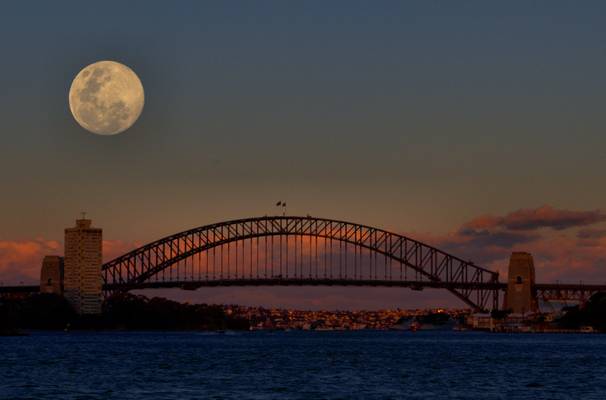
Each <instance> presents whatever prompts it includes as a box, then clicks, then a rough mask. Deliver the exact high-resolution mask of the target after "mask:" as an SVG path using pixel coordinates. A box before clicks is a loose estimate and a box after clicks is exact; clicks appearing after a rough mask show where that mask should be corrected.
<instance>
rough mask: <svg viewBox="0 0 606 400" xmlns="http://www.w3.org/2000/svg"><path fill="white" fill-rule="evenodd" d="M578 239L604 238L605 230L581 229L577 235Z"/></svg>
mask: <svg viewBox="0 0 606 400" xmlns="http://www.w3.org/2000/svg"><path fill="white" fill-rule="evenodd" d="M577 237H578V238H579V239H601V238H606V229H581V230H580V231H579V232H578V233H577Z"/></svg>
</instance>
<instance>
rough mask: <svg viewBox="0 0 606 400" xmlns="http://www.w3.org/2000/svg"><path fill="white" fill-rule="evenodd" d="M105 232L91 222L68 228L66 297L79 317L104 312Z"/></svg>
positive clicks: (66, 241) (81, 220) (82, 221)
mask: <svg viewBox="0 0 606 400" xmlns="http://www.w3.org/2000/svg"><path fill="white" fill-rule="evenodd" d="M102 239H103V231H102V230H101V229H99V228H93V227H91V220H90V219H84V218H82V219H78V220H76V226H75V227H74V228H66V229H65V259H64V287H63V289H64V294H65V298H66V299H67V301H68V302H69V303H70V304H71V305H72V306H73V307H74V309H75V310H76V312H77V313H78V314H100V313H101V302H102V297H101V288H102V279H101V263H102V254H103V246H102Z"/></svg>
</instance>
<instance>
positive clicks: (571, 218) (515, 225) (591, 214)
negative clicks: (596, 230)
mask: <svg viewBox="0 0 606 400" xmlns="http://www.w3.org/2000/svg"><path fill="white" fill-rule="evenodd" d="M605 220H606V214H604V213H602V212H601V211H599V210H591V211H571V210H561V209H556V208H553V207H552V206H549V205H544V206H541V207H538V208H526V209H520V210H517V211H513V212H511V213H509V214H507V215H505V216H493V215H482V216H479V217H477V218H474V219H472V220H471V221H469V222H467V223H466V224H464V225H463V227H462V229H465V230H470V229H471V230H483V229H494V228H505V229H509V230H535V229H540V228H552V229H555V230H562V229H567V228H573V227H581V226H588V225H593V224H597V223H599V222H602V221H605Z"/></svg>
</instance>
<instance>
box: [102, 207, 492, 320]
mask: <svg viewBox="0 0 606 400" xmlns="http://www.w3.org/2000/svg"><path fill="white" fill-rule="evenodd" d="M276 237H277V238H279V240H280V252H281V251H282V250H283V249H284V247H283V244H282V240H283V238H284V240H285V241H286V249H285V252H286V257H287V258H286V264H287V265H286V267H287V268H286V274H283V273H282V271H280V274H279V275H276V274H274V273H272V274H271V275H270V276H268V275H267V269H266V270H265V271H259V262H258V257H259V254H260V252H261V249H260V248H259V242H260V241H265V243H264V244H265V254H264V256H265V257H267V256H268V255H267V245H268V238H269V239H271V240H272V245H271V246H272V247H271V251H272V258H271V263H272V268H273V266H274V265H273V262H274V261H275V259H274V255H273V251H274V248H275V246H274V242H273V238H276ZM289 238H290V239H289ZM292 238H294V242H293V241H292ZM303 238H307V239H308V241H309V243H308V244H309V248H308V250H309V252H308V253H309V274H307V271H305V273H303V272H304V271H303V268H302V267H303V261H304V260H303V257H304V250H305V246H304V245H305V243H304V241H303ZM318 239H320V240H321V241H323V244H324V248H323V250H324V253H323V256H324V257H325V259H324V263H325V269H324V271H323V272H324V274H323V275H322V274H321V275H320V276H318V269H317V265H316V273H315V275H314V274H313V273H312V272H313V271H312V251H313V242H314V241H315V245H316V247H315V251H316V260H315V261H316V262H317V254H318V250H319V249H318ZM289 240H290V242H291V243H294V257H295V259H294V262H295V267H294V274H292V258H291V263H290V265H291V269H289V268H288V266H289V262H288V254H289V251H292V248H290V247H289V244H288V243H289ZM246 241H248V242H249V249H250V264H251V269H250V273H249V274H248V273H245V271H241V273H240V274H238V270H237V268H238V259H237V258H236V274H235V276H233V278H232V274H231V273H230V272H229V271H230V270H229V269H228V276H227V278H226V277H225V276H224V275H223V273H222V274H221V276H216V275H214V274H213V275H212V276H211V275H209V269H210V267H209V264H208V255H209V253H210V252H211V251H214V249H217V248H220V249H223V248H225V247H226V246H230V245H231V244H232V243H238V242H243V243H246ZM254 241H256V246H257V248H256V249H254V250H255V254H256V256H257V264H256V268H257V270H256V271H254V273H253V270H252V265H253V264H254V263H253V261H252V260H253V258H252V256H253V253H252V252H253V247H252V246H253V245H254ZM333 241H334V242H337V243H339V255H338V257H339V263H340V264H339V271H338V272H339V273H338V274H337V271H336V270H330V271H327V269H326V266H327V263H326V260H327V258H326V251H327V248H328V243H329V242H330V248H331V249H330V250H331V253H330V254H331V255H330V259H331V260H333V255H334V249H333V247H332V245H333ZM297 243H299V244H300V245H299V246H300V247H299V249H298V250H299V252H300V253H299V255H300V258H299V262H300V263H301V269H300V270H299V271H298V273H297V254H298V253H297ZM290 246H291V247H292V244H291V245H290ZM343 247H345V253H344V254H343ZM351 248H353V250H354V254H353V258H352V256H351ZM228 249H229V247H228ZM237 251H238V248H236V257H238V252H237ZM320 251H322V249H320ZM362 251H365V252H366V254H367V255H368V260H369V263H370V264H369V265H370V269H369V271H367V270H366V271H362V270H361V268H362ZM202 253H206V257H207V258H206V273H205V274H198V277H197V278H195V277H194V274H193V268H195V265H194V264H195V260H194V261H192V267H191V268H192V276H191V280H189V281H183V280H182V279H174V278H172V276H171V277H169V279H168V280H167V279H166V274H165V272H166V271H170V269H171V268H174V267H175V266H178V265H179V263H181V262H187V260H188V259H193V258H194V256H198V260H200V255H201V254H202ZM213 254H214V253H213ZM377 255H379V256H381V257H382V258H383V260H384V266H385V268H384V270H383V272H384V274H382V275H381V274H379V273H378V272H379V268H378V266H377V265H375V269H374V275H373V264H372V257H373V256H374V257H375V263H376V256H377ZM343 257H344V258H343ZM356 257H359V258H356ZM343 259H344V260H345V263H346V264H348V265H346V268H345V270H344V271H343V269H342V265H341V263H342V262H343ZM227 260H228V261H227V262H228V263H230V262H231V261H230V258H229V255H228V259H227ZM357 260H358V261H357ZM223 261H224V257H223V255H221V262H223ZM214 262H215V258H214V257H213V263H214ZM357 262H359V267H360V270H359V271H356V269H355V267H357V266H358V265H357V264H355V263H357ZM388 262H389V268H388ZM351 263H354V269H353V274H352V268H351V267H352V266H351V265H349V264H351ZM394 264H395V265H396V267H397V266H399V272H400V274H397V273H396V274H394ZM265 266H267V264H266V265H265ZM198 267H203V265H202V266H201V262H199V263H198ZM281 267H282V255H280V268H281ZM366 267H368V265H366ZM403 268H405V269H409V270H411V271H414V274H415V278H414V279H408V278H404V276H403V275H402V270H403ZM102 269H103V279H104V288H105V290H106V291H107V293H111V292H116V291H128V290H132V289H140V288H146V287H171V286H174V287H183V286H184V285H186V284H189V285H190V287H200V286H234V285H237V286H245V285H255V286H258V285H282V286H285V285H340V286H351V285H356V286H401V287H412V288H423V287H434V288H444V289H447V290H449V291H450V292H452V293H453V294H454V295H455V296H457V297H458V298H459V299H461V300H462V301H463V302H465V303H466V304H467V305H469V306H471V307H473V308H474V309H477V310H486V309H488V308H493V309H496V308H498V302H499V299H498V296H499V294H498V292H499V287H500V286H499V283H498V274H497V273H495V272H493V271H490V270H487V269H485V268H482V267H480V266H477V265H475V264H473V263H472V262H470V261H465V260H463V259H461V258H458V257H456V256H454V255H451V254H448V253H446V252H444V251H442V250H440V249H437V248H435V247H433V246H430V245H427V244H425V243H422V242H419V241H417V240H414V239H411V238H409V237H406V236H403V235H400V234H397V233H393V232H388V231H386V230H383V229H379V228H374V227H371V226H367V225H362V224H356V223H351V222H346V221H339V220H332V219H325V218H314V217H297V216H265V217H255V218H246V219H238V220H232V221H226V222H220V223H215V224H210V225H205V226H201V227H198V228H194V229H190V230H187V231H183V232H179V233H176V234H174V235H170V236H167V237H165V238H162V239H159V240H157V241H154V242H151V243H149V244H146V245H144V246H141V247H139V248H137V249H134V250H132V251H130V252H128V253H126V254H124V255H122V256H120V257H117V258H115V259H114V260H111V261H109V262H107V263H105V264H104V265H103V267H102ZM367 269H368V268H367ZM289 271H290V272H289ZM198 272H200V271H198ZM213 272H215V271H214V269H213ZM263 272H265V273H264V274H263ZM328 272H330V273H329V274H328ZM363 272H364V273H363ZM394 275H395V276H394ZM160 277H162V279H160Z"/></svg>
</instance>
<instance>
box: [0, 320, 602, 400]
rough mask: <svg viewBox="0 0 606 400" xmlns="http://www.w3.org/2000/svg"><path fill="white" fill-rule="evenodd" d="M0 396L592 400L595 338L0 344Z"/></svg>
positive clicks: (87, 338) (310, 337)
mask: <svg viewBox="0 0 606 400" xmlns="http://www.w3.org/2000/svg"><path fill="white" fill-rule="evenodd" d="M0 355H1V356H0V398H1V399H121V400H128V399H148V400H149V399H206V398H215V399H264V398H281V399H348V398H351V399H394V398H413V399H414V398H432V399H442V398H443V399H446V398H449V399H474V398H476V399H604V398H606V335H599V334H594V335H577V334H569V335H559V334H553V335H534V334H490V333H481V332H435V331H434V332H423V331H420V332H416V333H413V332H379V331H359V332H302V331H292V332H262V331H261V332H226V333H224V334H220V333H201V332H178V333H158V332H151V333H150V332H145V333H135V332H117V333H116V332H107V333H105V332H103V333H90V332H86V333H73V332H70V333H56V332H55V333H50V332H34V333H32V334H31V335H30V336H22V337H1V338H0Z"/></svg>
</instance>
